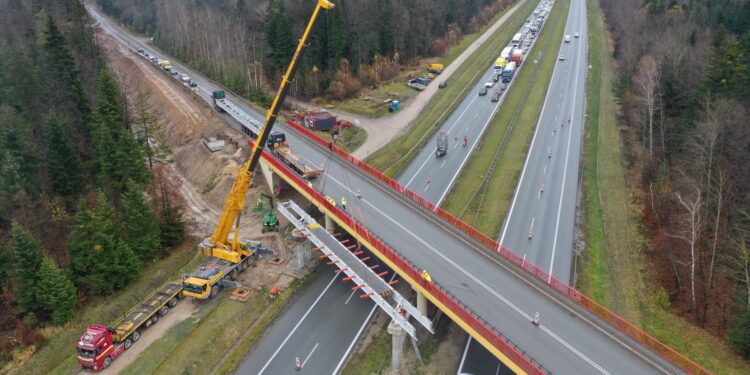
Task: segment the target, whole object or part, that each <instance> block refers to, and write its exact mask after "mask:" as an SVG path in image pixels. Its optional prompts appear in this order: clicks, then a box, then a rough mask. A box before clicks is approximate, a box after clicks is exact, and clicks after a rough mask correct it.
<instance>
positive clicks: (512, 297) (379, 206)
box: [103, 22, 678, 374]
mask: <svg viewBox="0 0 750 375" xmlns="http://www.w3.org/2000/svg"><path fill="white" fill-rule="evenodd" d="M103 23H104V22H103ZM133 42H135V41H131V42H130V43H131V45H133ZM133 47H137V45H133ZM175 63H176V62H174V61H173V65H175ZM176 66H178V70H179V69H182V70H184V71H190V70H188V69H186V68H184V67H180V65H176ZM192 75H193V78H194V79H200V81H199V87H201V89H203V90H206V91H208V92H210V91H212V90H213V89H215V88H216V85H214V84H212V83H209V82H208V80H205V79H202V78H200V77H199V76H198V75H197V74H195V73H193V74H192ZM227 97H228V99H229V100H231V101H233V102H235V103H236V104H237V105H240V106H243V107H244V109H245V110H246V111H248V113H249V114H251V115H253V116H255V117H256V118H258V119H259V120H260V119H262V116H260V114H259V113H257V112H255V111H254V110H252V108H250V107H249V106H247V105H245V104H243V102H242V101H241V100H240V99H239V98H237V97H234V96H233V95H231V94H229V95H227ZM206 99H208V98H207V97H206ZM228 122H229V120H228ZM230 123H232V124H233V126H237V124H236V123H234V122H230ZM279 128H280V129H279V130H283V131H285V132H286V133H287V138H288V140H289V142H290V144H291V148H292V149H294V150H295V151H296V152H298V153H300V154H302V155H305V157H306V158H307V159H309V160H311V161H312V162H314V163H315V164H317V165H322V166H327V167H326V172H325V173H324V174H323V175H322V176H321V177H320V178H318V179H317V180H316V182H315V187H316V188H317V189H320V190H322V191H323V193H324V194H326V195H329V196H332V197H342V196H346V197H347V200H348V201H349V206H348V207H347V209H348V210H349V212H350V213H351V214H352V215H353V216H354V217H355V218H356V219H358V220H359V221H360V222H362V223H363V224H364V225H366V226H367V228H369V230H370V231H371V232H372V233H373V234H374V235H376V236H378V237H380V238H381V239H382V240H383V241H385V242H386V243H387V244H389V245H390V246H391V247H392V248H393V249H395V250H396V251H397V252H399V253H400V254H401V255H402V256H403V257H405V258H406V259H409V260H410V261H411V262H412V263H413V264H415V265H416V267H417V268H420V269H427V270H429V272H430V274H431V275H432V278H433V281H434V282H435V283H436V284H438V285H440V286H441V287H443V288H444V289H445V290H446V291H447V292H448V293H450V294H452V295H453V296H454V297H455V298H457V299H458V300H460V301H461V302H462V303H464V304H465V305H466V306H467V308H468V309H470V310H471V311H472V312H473V313H474V314H476V315H477V316H478V317H481V318H482V319H483V320H484V321H486V322H487V324H488V325H489V326H491V327H493V328H494V329H495V330H497V331H498V332H502V333H503V335H504V336H505V337H506V338H507V339H508V340H510V341H512V342H513V343H514V344H515V345H517V346H518V347H519V348H521V349H522V350H524V351H525V352H527V353H528V354H529V355H531V356H533V357H534V358H535V359H536V360H537V362H539V363H541V364H542V365H543V366H544V367H545V368H548V369H551V370H552V371H554V372H555V373H559V374H581V373H587V374H588V373H603V374H615V373H627V374H649V373H671V372H675V371H678V370H676V369H675V368H674V367H673V366H672V365H671V364H669V363H667V362H666V361H664V360H662V359H660V358H658V357H654V356H653V355H652V353H651V352H650V351H648V350H646V349H645V348H642V347H640V346H639V345H637V344H634V343H632V342H631V340H629V339H627V338H622V337H620V336H618V335H617V334H613V333H611V331H610V329H611V327H609V326H608V325H606V324H604V323H602V322H601V321H599V320H598V319H596V318H594V317H592V316H591V315H590V314H588V313H587V312H585V311H583V310H582V309H579V308H577V307H575V306H570V305H566V304H565V302H564V301H565V300H563V299H562V298H561V297H560V296H559V295H557V294H556V293H555V292H553V291H551V290H550V289H549V288H547V287H544V286H540V285H539V284H538V283H535V282H532V281H529V278H528V277H527V276H525V274H523V273H517V272H516V271H517V270H516V268H515V267H512V266H511V267H509V266H507V265H506V264H505V263H504V262H503V261H502V260H500V259H498V258H496V257H494V256H490V255H487V254H486V253H485V251H484V250H483V249H481V248H480V247H479V246H478V245H476V244H475V243H474V242H471V241H470V240H468V239H466V238H465V237H464V236H463V235H462V234H461V233H460V232H459V231H458V230H456V229H455V228H452V227H451V226H449V225H446V224H444V223H442V222H441V221H439V220H437V219H435V217H434V216H433V215H431V214H429V213H428V212H426V211H425V210H422V209H418V208H416V207H415V206H413V205H412V204H410V203H409V202H408V201H407V200H406V199H404V198H402V197H400V196H398V195H396V194H395V193H394V192H393V191H392V190H391V189H390V188H387V187H386V186H384V185H383V184H381V183H378V182H377V181H376V180H375V179H374V178H372V177H370V176H368V175H366V174H364V173H363V172H362V171H360V170H358V169H357V168H355V167H354V166H353V165H351V164H349V163H346V162H344V161H343V160H341V159H339V158H337V157H335V156H332V155H331V154H330V152H328V151H327V150H326V149H324V148H323V147H320V146H318V145H317V144H314V143H313V142H312V141H310V140H306V139H304V138H302V137H300V136H299V135H298V134H296V133H295V132H294V131H293V130H291V129H290V128H289V127H287V126H285V125H283V124H280V126H279ZM358 190H359V191H360V192H361V198H357V197H356V194H355V192H356V191H358ZM536 311H538V312H540V313H541V316H542V317H543V320H542V324H541V325H540V326H539V327H536V326H534V325H532V324H531V323H530V321H531V317H532V315H533V314H534V312H536ZM314 331H325V330H324V329H322V327H317V328H316V329H315V330H314ZM328 333H329V335H330V336H329V337H336V335H337V334H338V331H336V330H332V331H328ZM303 346H304V345H303ZM305 350H307V351H308V353H309V352H310V351H312V348H308V347H306V346H305V347H304V349H300V350H297V351H296V352H297V353H304V352H305ZM316 350H317V349H316ZM290 355H294V354H293V353H291V352H290Z"/></svg>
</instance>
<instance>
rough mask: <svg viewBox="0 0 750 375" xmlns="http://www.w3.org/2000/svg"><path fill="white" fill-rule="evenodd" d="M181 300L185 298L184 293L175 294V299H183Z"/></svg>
mask: <svg viewBox="0 0 750 375" xmlns="http://www.w3.org/2000/svg"><path fill="white" fill-rule="evenodd" d="M183 298H185V292H179V293H177V299H183ZM175 303H176V302H175Z"/></svg>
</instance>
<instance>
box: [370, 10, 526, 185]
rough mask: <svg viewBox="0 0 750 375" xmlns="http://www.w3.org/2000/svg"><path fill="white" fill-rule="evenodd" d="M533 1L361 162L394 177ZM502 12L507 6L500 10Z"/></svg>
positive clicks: (492, 58) (491, 59) (489, 61)
mask: <svg viewBox="0 0 750 375" xmlns="http://www.w3.org/2000/svg"><path fill="white" fill-rule="evenodd" d="M537 4H538V2H537V1H535V0H526V3H525V4H523V5H522V6H521V7H520V8H519V9H518V10H516V13H515V14H514V16H513V17H510V18H509V19H508V20H507V21H506V23H505V24H504V25H503V26H502V27H499V28H498V29H497V31H495V33H494V34H493V35H492V36H491V37H490V38H488V39H487V41H486V42H485V43H484V44H482V46H480V47H479V48H478V49H477V51H476V52H475V53H474V54H473V55H472V56H470V57H469V58H468V59H466V61H465V62H464V63H463V65H461V67H459V68H458V70H457V71H456V72H455V73H454V74H453V76H452V77H451V79H450V80H449V81H448V86H447V87H446V88H444V89H442V90H438V92H437V93H436V94H435V95H434V96H433V97H432V99H431V100H430V103H429V104H428V105H427V106H426V107H425V109H424V110H423V111H422V114H421V115H420V116H419V118H417V120H415V121H414V122H413V123H412V124H410V125H409V128H408V130H407V131H406V132H405V133H404V134H402V135H400V136H399V137H397V138H396V139H395V140H394V141H392V142H390V143H389V144H388V145H386V146H384V147H382V148H381V149H380V150H378V151H376V152H375V153H373V154H372V155H371V156H370V157H368V158H367V159H366V160H365V161H366V162H367V163H368V164H370V165H372V166H373V167H375V168H377V169H378V170H380V171H383V173H385V174H386V175H388V176H390V177H394V176H397V175H398V174H399V173H400V172H401V170H402V169H403V168H404V167H406V165H407V164H408V162H409V161H410V160H411V158H412V157H413V156H414V155H416V154H417V153H418V152H419V151H420V149H421V148H422V147H423V146H424V145H425V143H427V141H428V140H430V139H431V136H432V135H433V134H434V133H435V132H436V131H437V129H438V128H439V127H440V125H441V124H442V123H443V121H445V120H446V119H447V118H448V116H449V115H450V114H451V113H452V112H453V110H454V109H455V108H456V107H457V106H458V105H459V104H460V103H461V100H462V99H463V98H464V96H465V95H466V93H467V90H468V89H469V88H471V87H472V86H473V85H474V83H475V82H476V81H477V79H479V77H481V74H482V73H484V72H485V71H486V69H487V68H488V67H489V66H490V64H492V63H493V62H494V61H495V59H496V58H497V56H498V55H499V54H500V51H501V50H502V48H503V47H505V46H506V45H507V44H508V42H510V40H511V38H512V37H513V34H515V33H516V32H517V31H518V29H519V28H520V27H521V25H523V23H524V21H525V20H526V17H527V16H528V15H529V14H531V12H532V11H533V10H534V8H535V7H536V6H537ZM508 9H510V7H509V8H508ZM505 12H507V9H506V10H504V11H503V12H502V13H505ZM438 80H439V79H438ZM433 84H434V83H433Z"/></svg>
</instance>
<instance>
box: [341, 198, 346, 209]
mask: <svg viewBox="0 0 750 375" xmlns="http://www.w3.org/2000/svg"><path fill="white" fill-rule="evenodd" d="M341 208H343V209H344V211H346V198H345V197H341Z"/></svg>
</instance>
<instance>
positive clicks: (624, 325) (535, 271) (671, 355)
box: [288, 120, 709, 374]
mask: <svg viewBox="0 0 750 375" xmlns="http://www.w3.org/2000/svg"><path fill="white" fill-rule="evenodd" d="M288 124H289V126H291V127H292V128H293V129H295V130H296V131H298V132H300V133H302V134H303V135H304V136H306V137H307V138H308V139H310V140H313V141H314V142H317V143H318V144H320V145H321V146H324V147H331V149H332V151H333V152H335V153H336V154H337V155H338V156H340V157H342V158H344V159H346V160H347V161H349V162H350V163H352V164H354V165H355V166H357V167H358V168H360V169H361V170H363V171H365V172H367V173H368V174H370V175H371V176H373V177H374V178H376V179H378V180H380V181H382V182H383V183H385V184H386V185H388V186H390V187H391V188H393V190H395V191H397V192H399V193H400V194H401V195H403V196H405V197H407V198H408V199H410V200H411V201H413V202H415V203H417V204H419V205H420V206H422V207H423V208H425V209H427V210H429V211H431V212H433V213H435V214H436V215H437V216H439V217H440V218H441V219H443V220H445V221H446V222H448V223H450V224H451V225H453V226H455V227H456V228H458V229H459V230H461V231H462V232H464V233H465V234H467V235H468V236H470V237H471V238H473V239H475V240H476V241H479V242H480V243H482V244H483V245H485V246H486V247H487V248H489V249H492V250H493V251H494V252H496V253H497V254H499V255H501V256H503V257H504V258H506V259H508V260H510V261H511V262H513V263H515V264H516V265H518V266H519V267H521V268H522V269H524V270H525V271H527V272H528V273H529V274H531V275H533V276H534V277H536V278H538V279H540V280H542V281H544V282H545V283H547V284H548V285H550V286H551V287H553V288H554V289H555V290H557V291H558V292H560V293H561V294H563V295H565V296H567V297H568V298H569V299H570V300H572V301H574V302H575V303H577V304H579V305H581V306H583V307H585V308H586V309H588V310H589V311H591V312H593V313H594V314H596V315H597V316H599V317H600V318H602V319H604V320H606V321H607V322H609V323H610V324H611V325H612V326H614V327H616V328H617V329H619V330H620V331H622V332H624V333H626V334H627V335H629V336H630V337H632V338H634V339H636V340H638V341H639V342H641V343H643V344H644V345H646V346H648V347H650V348H651V349H653V350H654V351H656V352H657V353H659V354H661V355H662V356H664V357H665V358H667V359H669V360H671V361H672V362H674V363H675V364H677V365H678V366H680V367H682V368H683V369H685V370H687V371H688V372H690V373H694V374H709V372H708V371H707V370H706V369H704V368H703V367H701V366H700V365H698V364H697V363H695V362H693V361H691V360H690V359H688V358H687V357H685V356H684V355H682V354H680V353H679V352H677V351H676V350H674V349H672V348H670V347H669V346H667V345H665V344H664V343H662V342H660V341H659V340H657V339H655V338H654V337H652V336H651V335H649V334H648V333H646V332H645V331H643V330H642V329H640V328H638V327H636V326H635V325H633V324H631V323H630V322H628V321H626V320H625V319H623V318H622V317H620V316H619V315H617V314H615V313H613V312H612V311H610V310H609V309H607V308H606V307H604V306H602V305H600V304H599V303H597V302H596V301H594V300H592V299H591V298H589V297H587V296H586V295H584V294H583V293H581V292H580V291H578V290H577V289H575V288H573V287H571V286H569V285H568V283H566V282H563V281H561V280H558V279H557V278H555V277H554V276H552V275H550V274H548V273H547V272H546V271H544V270H543V269H541V268H539V267H537V266H536V265H535V264H533V263H531V262H526V261H525V260H524V259H523V258H522V257H521V256H519V255H518V254H516V253H515V252H513V251H512V250H510V249H508V248H506V247H504V246H502V245H500V244H499V243H498V242H497V241H495V240H494V239H492V238H490V237H489V236H487V235H486V234H484V233H482V232H480V231H478V230H476V229H475V228H474V227H472V226H471V225H469V224H466V223H465V222H463V221H461V220H460V219H458V218H457V217H455V216H453V215H451V214H449V213H448V212H446V211H444V210H443V209H441V208H440V207H437V206H435V204H434V203H432V202H431V201H429V200H427V199H425V198H423V197H421V196H420V195H419V194H417V193H415V192H413V191H411V190H409V189H407V188H406V187H404V186H403V185H401V184H399V183H398V182H396V181H394V180H393V179H391V178H390V177H388V176H386V175H384V174H382V173H381V172H380V171H378V170H376V169H375V168H373V167H371V166H370V165H368V164H367V163H365V162H363V161H361V160H359V159H357V158H355V157H353V156H351V155H350V154H349V153H347V152H346V151H344V150H342V149H340V148H338V147H336V146H331V145H330V144H329V143H328V142H327V141H325V140H324V139H322V138H320V137H319V136H318V135H316V134H315V133H313V132H311V131H310V130H308V129H307V128H305V127H303V126H301V125H299V124H298V123H296V122H295V121H292V120H289V121H288ZM323 200H324V201H325V199H323ZM326 203H327V202H326ZM333 208H334V209H335V207H333ZM345 217H346V218H348V216H345ZM356 226H357V227H360V225H359V224H357V225H356ZM367 233H368V234H369V232H367ZM379 243H380V242H379ZM383 246H386V245H384V244H383ZM388 249H389V250H388V253H390V254H394V256H396V257H398V255H395V252H393V251H391V250H390V248H388ZM384 253H385V252H384ZM399 259H401V258H400V257H399ZM409 269H410V270H413V269H414V267H412V266H411V265H410V264H409ZM415 280H419V277H418V275H417V276H416V278H415ZM443 294H444V295H445V296H446V298H449V299H450V300H452V301H455V300H454V299H453V298H452V297H447V293H443ZM436 298H437V295H436ZM438 299H439V298H438ZM441 302H442V300H441ZM446 306H449V307H451V306H455V307H457V308H459V309H460V310H461V311H465V312H466V313H467V314H469V315H470V316H474V315H473V313H471V312H470V311H469V310H468V309H466V308H465V307H463V305H461V304H460V303H459V302H458V301H455V302H454V303H453V304H451V303H449V302H446ZM477 321H478V320H477ZM487 329H488V330H489V331H490V332H494V331H493V330H492V329H491V328H489V327H487ZM477 332H480V333H481V332H484V331H480V330H478V331H477ZM488 333H489V332H488ZM494 336H497V337H498V339H499V340H501V341H503V342H504V343H505V345H508V344H507V342H506V341H505V340H503V339H502V338H499V336H498V335H497V334H493V337H494ZM501 347H502V346H498V348H501ZM514 351H515V350H514ZM503 352H505V351H503ZM516 352H517V351H516ZM519 355H521V354H520V353H519ZM521 356H522V355H521ZM522 357H523V356H522ZM523 358H526V357H523Z"/></svg>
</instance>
